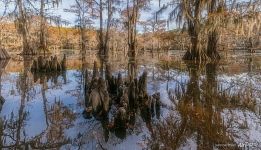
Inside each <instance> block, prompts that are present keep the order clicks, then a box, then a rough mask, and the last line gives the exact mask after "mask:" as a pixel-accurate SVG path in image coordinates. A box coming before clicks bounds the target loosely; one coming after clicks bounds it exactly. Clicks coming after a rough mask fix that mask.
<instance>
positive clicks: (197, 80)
mask: <svg viewBox="0 0 261 150" xmlns="http://www.w3.org/2000/svg"><path fill="white" fill-rule="evenodd" d="M250 60H251V59H250ZM187 68H188V71H189V80H188V81H187V83H185V84H178V85H177V87H175V90H172V91H169V97H170V100H171V101H172V102H173V103H174V104H175V114H176V113H178V114H179V115H175V114H171V115H169V116H168V117H166V119H165V120H162V121H161V122H160V123H158V124H157V125H156V127H155V129H156V130H155V131H158V132H157V133H155V134H154V136H152V139H151V140H152V141H157V142H154V143H153V142H152V143H153V144H152V145H151V147H152V148H153V149H154V148H155V149H179V148H182V147H183V148H184V147H186V146H187V147H191V146H194V148H195V149H213V148H218V149H239V146H240V144H239V141H241V142H249V141H248V140H246V139H245V141H244V140H242V139H241V140H239V141H238V135H237V134H238V133H235V131H231V128H234V124H235V122H241V121H242V120H241V119H244V118H236V116H237V115H238V114H237V113H238V112H233V111H243V113H246V114H247V113H249V112H255V109H254V107H255V105H256V104H257V103H258V101H257V100H258V99H256V98H255V96H254V93H253V90H252V89H253V87H248V88H245V87H240V88H241V89H238V87H237V88H234V87H235V86H238V83H237V82H236V80H233V81H232V83H231V85H230V87H227V86H225V85H224V83H222V82H220V81H218V75H217V72H218V70H217V69H218V62H217V63H208V64H193V63H187ZM203 71H204V72H203ZM249 71H250V72H251V71H252V69H251V70H249ZM248 78H250V77H248ZM244 84H247V82H246V83H244ZM184 85H185V86H184ZM244 88H245V89H244ZM256 92H260V89H259V91H256ZM259 96H260V95H259ZM259 104H260V102H259ZM237 109H239V110H237ZM226 110H228V111H229V112H230V113H231V115H232V117H231V116H230V118H227V116H224V111H226ZM248 111H249V112H248ZM234 113H235V114H234ZM245 117H246V115H245ZM256 117H257V118H258V117H260V116H259V115H256ZM245 119H246V118H245ZM248 122H249V120H248V121H247V120H245V121H243V123H242V124H240V125H241V127H240V128H243V129H248V128H250V127H249V125H248ZM256 123H257V122H256ZM256 126H257V127H258V128H260V123H257V124H256ZM233 130H240V129H235V128H234V129H233ZM257 132H258V130H257ZM249 136H253V135H251V134H250V135H249ZM248 138H249V139H251V138H250V137H248ZM235 140H237V141H235ZM193 142H194V144H192V145H188V144H191V143H193ZM252 142H253V141H252ZM254 142H255V143H256V144H257V143H258V142H260V141H258V140H257V139H255V140H254ZM229 144H231V145H232V146H231V145H230V146H229ZM255 146H257V145H255ZM252 148H257V147H252Z"/></svg>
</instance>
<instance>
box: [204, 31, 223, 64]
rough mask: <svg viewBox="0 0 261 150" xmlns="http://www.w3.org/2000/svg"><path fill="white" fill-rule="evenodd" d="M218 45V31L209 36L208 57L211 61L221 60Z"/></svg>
mask: <svg viewBox="0 0 261 150" xmlns="http://www.w3.org/2000/svg"><path fill="white" fill-rule="evenodd" d="M217 44H218V33H217V31H216V30H215V31H212V32H210V33H209V35H208V46H207V55H208V57H209V58H210V59H211V60H219V59H220V55H219V53H218V51H217Z"/></svg>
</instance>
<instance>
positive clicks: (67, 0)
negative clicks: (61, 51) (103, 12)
mask: <svg viewBox="0 0 261 150" xmlns="http://www.w3.org/2000/svg"><path fill="white" fill-rule="evenodd" d="M161 1H162V2H161V3H162V4H164V3H167V2H168V1H170V0H161ZM74 2H75V1H74V0H63V1H62V3H61V5H60V6H59V7H58V8H57V9H56V10H55V14H57V15H60V16H61V17H62V19H65V20H67V21H69V22H70V26H74V25H75V20H76V16H75V14H73V13H69V12H64V9H68V8H70V6H71V5H73V4H74ZM123 7H125V6H123ZM150 7H151V8H150V10H146V11H142V12H141V13H140V15H141V16H140V20H141V21H145V20H147V19H150V18H152V17H153V13H155V11H157V10H159V3H158V0H151V2H150ZM168 12H169V10H166V12H165V13H164V14H165V15H161V18H162V19H167V18H168V15H167V14H168ZM114 17H117V16H115V15H114ZM98 23H99V22H98V21H95V24H94V26H98ZM140 30H142V29H140Z"/></svg>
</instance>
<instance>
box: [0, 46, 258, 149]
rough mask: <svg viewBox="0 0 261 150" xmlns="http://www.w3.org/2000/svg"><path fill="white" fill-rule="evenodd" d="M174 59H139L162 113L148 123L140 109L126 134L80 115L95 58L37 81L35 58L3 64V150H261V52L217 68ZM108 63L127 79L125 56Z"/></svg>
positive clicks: (77, 59) (233, 56)
mask: <svg viewBox="0 0 261 150" xmlns="http://www.w3.org/2000/svg"><path fill="white" fill-rule="evenodd" d="M178 55H180V56H181V55H182V54H180V53H178V52H175V51H173V53H165V52H164V53H154V54H151V53H144V54H140V55H139V56H138V63H137V66H138V67H137V72H138V75H140V74H141V73H142V72H143V71H147V72H148V84H147V89H148V93H149V95H152V94H153V93H155V92H160V95H161V107H160V110H159V111H158V112H157V113H156V114H152V116H151V119H149V122H148V119H144V117H142V113H141V111H140V110H138V111H137V115H136V118H135V125H134V127H131V128H128V129H126V132H125V133H122V132H117V131H108V130H107V124H105V123H104V121H103V120H97V119H95V118H92V119H84V117H83V115H82V112H83V110H84V93H83V89H84V83H83V80H84V79H83V70H85V69H86V68H87V69H88V70H89V71H90V72H91V69H92V64H93V61H94V60H96V55H95V54H93V53H90V54H89V55H88V56H86V57H85V58H82V57H81V56H75V55H74V56H69V57H68V61H67V68H68V70H67V71H66V72H64V73H62V74H51V75H50V74H49V75H44V74H41V75H38V76H34V75H33V74H32V73H31V72H30V65H31V63H32V62H31V60H32V58H19V57H18V58H13V59H11V60H9V61H3V62H1V63H0V64H1V70H0V83H1V86H0V95H1V98H2V99H4V101H5V102H4V103H3V104H0V118H1V123H0V147H2V148H4V149H16V148H24V147H29V148H33V149H162V148H164V149H186V148H191V149H213V148H215V147H217V148H220V149H221V148H222V147H220V146H225V145H222V144H231V145H232V147H226V148H227V149H230V148H231V149H236V147H235V145H237V146H239V147H240V146H242V143H243V144H248V145H251V144H252V145H251V146H252V147H254V148H260V147H261V143H260V142H261V117H260V114H261V109H260V108H261V104H260V102H261V76H260V75H261V54H259V53H258V54H256V55H255V56H252V55H250V54H248V53H244V52H240V53H234V52H231V53H229V54H228V55H226V56H225V55H224V57H226V59H224V60H222V61H221V62H217V63H207V64H201V65H196V64H193V63H191V62H186V63H185V62H182V61H181V60H180V58H179V57H176V56H178ZM174 56H175V57H174ZM109 63H110V65H111V67H112V70H113V73H115V75H117V74H118V73H119V72H120V73H122V74H123V75H127V58H126V57H123V56H121V57H120V56H117V55H115V54H114V55H112V56H111V59H110V61H109ZM110 115H111V116H113V114H110ZM108 122H110V120H108ZM247 142H248V143H247ZM249 143H251V144H249Z"/></svg>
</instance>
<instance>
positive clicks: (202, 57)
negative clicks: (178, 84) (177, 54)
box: [183, 51, 210, 62]
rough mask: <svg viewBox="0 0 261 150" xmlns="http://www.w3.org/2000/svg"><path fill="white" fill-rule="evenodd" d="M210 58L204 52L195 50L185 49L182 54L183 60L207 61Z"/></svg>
mask: <svg viewBox="0 0 261 150" xmlns="http://www.w3.org/2000/svg"><path fill="white" fill-rule="evenodd" d="M209 59H210V58H209V57H208V56H207V54H206V53H205V52H195V51H187V52H186V53H185V55H184V56H183V60H193V61H199V62H202V61H208V60H209Z"/></svg>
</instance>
